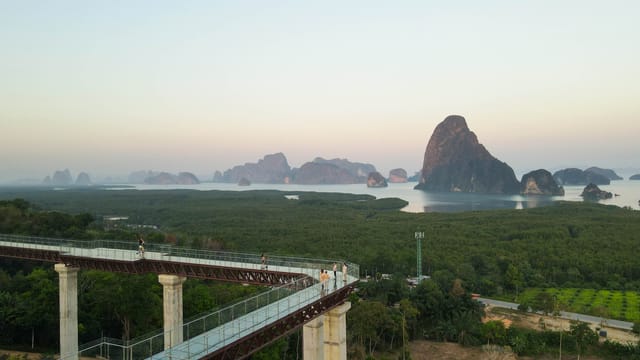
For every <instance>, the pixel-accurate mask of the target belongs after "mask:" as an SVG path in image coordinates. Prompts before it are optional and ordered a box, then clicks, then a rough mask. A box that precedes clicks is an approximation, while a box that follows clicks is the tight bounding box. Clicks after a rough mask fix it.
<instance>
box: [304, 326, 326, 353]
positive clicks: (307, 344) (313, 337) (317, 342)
mask: <svg viewBox="0 0 640 360" xmlns="http://www.w3.org/2000/svg"><path fill="white" fill-rule="evenodd" d="M323 327H324V316H323V315H321V316H318V317H317V318H315V319H313V320H311V321H309V322H308V323H306V324H304V326H303V327H302V358H303V359H304V360H323V359H324V328H323Z"/></svg>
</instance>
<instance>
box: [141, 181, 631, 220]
mask: <svg viewBox="0 0 640 360" xmlns="http://www.w3.org/2000/svg"><path fill="white" fill-rule="evenodd" d="M415 185H416V183H401V184H394V183H391V184H389V186H388V187H386V188H368V187H367V186H366V185H365V184H349V185H294V184H251V186H238V185H237V184H222V183H202V184H197V185H137V186H136V188H137V189H140V190H160V189H165V190H169V189H195V190H227V191H250V190H279V191H285V192H295V191H305V192H308V191H312V192H336V193H348V194H369V195H373V196H375V197H376V198H378V199H382V198H399V199H403V200H405V201H407V202H408V203H409V204H408V205H407V206H406V207H404V208H403V209H402V211H406V212H416V213H419V212H460V211H474V210H490V209H529V208H535V207H540V206H547V205H550V204H552V203H553V202H555V201H561V200H562V201H583V200H582V197H580V194H581V193H582V190H583V189H584V186H565V187H564V190H565V195H564V196H533V195H532V196H522V195H489V194H468V193H438V192H426V191H422V190H414V189H413V187H414V186H415ZM599 188H600V189H601V190H605V191H610V192H612V193H614V194H618V196H614V197H613V198H612V199H608V200H601V201H599V202H600V203H601V204H606V205H616V206H620V207H630V208H632V209H635V210H640V206H639V204H638V200H640V181H634V180H619V181H612V182H611V185H602V186H599ZM287 195H289V194H287Z"/></svg>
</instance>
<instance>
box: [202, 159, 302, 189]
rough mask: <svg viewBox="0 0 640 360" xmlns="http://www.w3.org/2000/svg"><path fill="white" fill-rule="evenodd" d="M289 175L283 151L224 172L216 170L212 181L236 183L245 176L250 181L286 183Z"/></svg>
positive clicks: (288, 167) (289, 170)
mask: <svg viewBox="0 0 640 360" xmlns="http://www.w3.org/2000/svg"><path fill="white" fill-rule="evenodd" d="M290 177H291V167H290V166H289V163H288V162H287V158H286V157H285V156H284V154H283V153H276V154H271V155H266V156H265V157H264V158H263V159H260V160H258V162H257V163H245V164H244V165H237V166H234V167H233V168H231V169H229V170H226V171H225V172H224V173H222V174H221V173H220V172H219V171H217V172H216V173H215V175H214V177H213V181H214V182H228V183H238V182H239V181H240V179H242V178H245V179H247V180H249V181H250V182H252V183H259V184H286V183H289V179H290Z"/></svg>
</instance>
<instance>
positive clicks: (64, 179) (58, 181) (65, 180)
mask: <svg viewBox="0 0 640 360" xmlns="http://www.w3.org/2000/svg"><path fill="white" fill-rule="evenodd" d="M71 184H73V178H72V177H71V172H69V169H64V170H63V171H61V170H57V171H56V172H55V173H54V174H53V177H52V178H51V185H53V186H69V185H71Z"/></svg>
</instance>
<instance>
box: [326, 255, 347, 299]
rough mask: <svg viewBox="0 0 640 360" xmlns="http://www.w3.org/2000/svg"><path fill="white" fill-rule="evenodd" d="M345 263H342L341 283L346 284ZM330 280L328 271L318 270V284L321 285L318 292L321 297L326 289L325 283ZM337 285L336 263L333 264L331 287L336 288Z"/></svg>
mask: <svg viewBox="0 0 640 360" xmlns="http://www.w3.org/2000/svg"><path fill="white" fill-rule="evenodd" d="M347 270H348V268H347V263H342V281H343V282H345V283H346V282H347ZM330 278H331V276H330V275H329V272H328V270H325V269H320V284H321V288H320V292H321V294H322V295H324V294H325V292H326V290H327V289H328V286H327V282H329V279H330ZM337 285H338V264H337V263H335V262H334V263H333V287H334V288H336V287H337Z"/></svg>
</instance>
